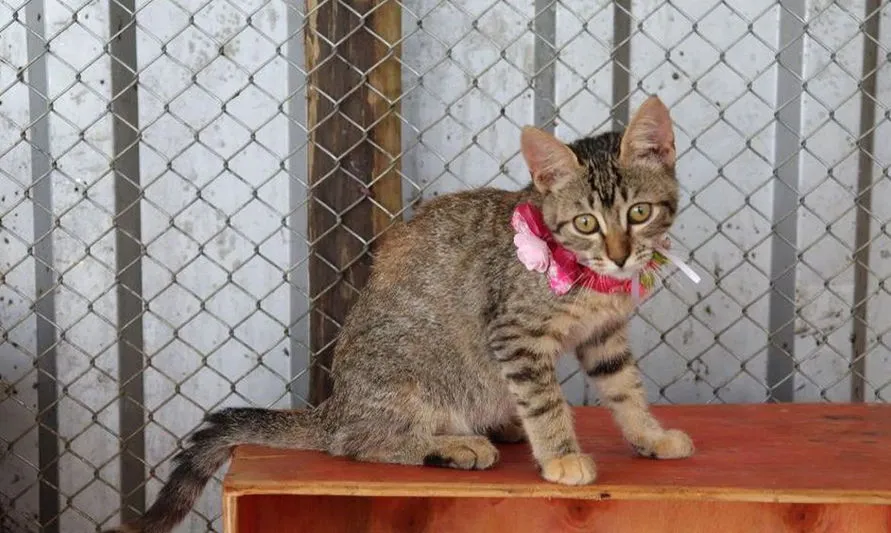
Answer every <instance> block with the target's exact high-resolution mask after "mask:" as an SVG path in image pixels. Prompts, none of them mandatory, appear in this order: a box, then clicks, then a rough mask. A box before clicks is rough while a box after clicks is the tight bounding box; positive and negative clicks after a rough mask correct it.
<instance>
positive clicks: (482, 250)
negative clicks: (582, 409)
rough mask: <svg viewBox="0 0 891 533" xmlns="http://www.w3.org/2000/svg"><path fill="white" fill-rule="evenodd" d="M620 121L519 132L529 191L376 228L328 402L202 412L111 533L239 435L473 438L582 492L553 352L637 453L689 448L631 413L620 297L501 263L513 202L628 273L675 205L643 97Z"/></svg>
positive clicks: (418, 455)
mask: <svg viewBox="0 0 891 533" xmlns="http://www.w3.org/2000/svg"><path fill="white" fill-rule="evenodd" d="M631 124H632V126H631V127H630V128H629V130H628V131H626V132H625V133H624V135H623V134H617V133H611V134H604V135H600V136H596V137H592V138H587V139H581V140H579V141H576V142H575V143H573V144H571V145H565V144H563V143H561V142H560V141H557V140H556V139H555V138H553V137H552V136H550V135H548V134H547V133H544V132H540V131H537V130H532V129H526V130H524V132H523V134H522V136H521V146H522V149H523V153H524V156H525V157H526V160H527V164H528V166H529V169H530V172H531V174H532V175H533V177H534V181H533V184H532V185H531V186H530V187H528V188H527V189H525V190H523V191H518V192H507V191H499V190H493V189H478V190H473V191H467V192H462V193H457V194H452V195H447V196H443V197H440V198H438V199H436V200H434V201H432V202H429V203H428V204H426V205H423V206H422V207H421V208H420V209H419V210H418V211H417V213H416V215H415V217H414V219H413V220H412V221H411V222H409V223H406V224H400V225H397V226H396V227H394V228H393V229H392V230H391V231H389V232H388V234H387V236H386V238H385V240H384V243H383V244H382V245H381V247H380V248H379V249H378V250H377V258H376V263H375V268H374V271H373V273H372V276H371V279H370V280H369V281H368V283H367V285H366V287H365V288H364V289H363V291H362V293H361V294H360V296H359V297H358V299H357V301H356V303H355V305H354V306H353V308H352V309H351V310H350V312H349V314H348V316H347V318H346V320H345V323H344V324H343V328H342V330H341V335H340V337H339V338H338V341H337V344H336V346H335V348H334V363H333V368H332V375H333V378H334V388H333V393H332V395H331V397H330V398H329V399H328V400H327V401H326V402H324V404H323V405H321V406H320V407H318V408H317V409H315V410H311V411H291V412H286V411H270V410H264V409H228V410H224V411H220V412H218V413H214V414H212V415H210V416H209V417H208V419H207V421H206V424H205V426H204V427H203V428H202V429H201V430H199V431H198V432H197V433H195V434H194V435H193V436H192V438H191V441H190V444H189V446H188V447H187V448H186V449H185V450H184V451H183V452H182V453H181V454H180V455H179V456H178V457H177V458H176V461H175V464H176V466H175V468H174V470H173V472H172V473H171V474H170V476H169V479H168V481H167V484H166V485H165V486H164V488H163V489H162V491H161V493H160V495H159V496H158V499H157V501H156V502H155V503H154V505H152V506H151V508H150V509H149V510H148V512H147V513H146V514H145V516H143V517H142V518H141V519H139V520H138V521H136V522H135V523H133V524H127V525H125V526H122V527H121V528H119V529H117V530H115V531H117V532H119V533H124V532H129V533H167V532H169V531H170V530H171V529H172V528H173V527H174V525H175V524H177V523H178V522H180V521H181V520H182V519H183V518H184V517H185V516H186V514H187V513H188V512H189V510H190V509H191V507H192V505H193V504H194V502H195V500H196V498H198V496H199V494H200V492H201V490H202V489H203V487H204V486H205V485H206V483H207V482H208V481H209V480H210V478H211V476H212V475H213V474H214V472H215V471H216V470H217V469H218V468H220V467H221V466H222V465H223V464H224V463H225V462H226V461H227V460H228V459H229V457H230V456H231V453H232V450H233V448H234V447H235V446H238V445H240V444H246V443H255V444H265V445H269V446H275V447H291V448H310V449H318V450H324V451H326V452H328V453H330V454H333V455H339V456H347V457H351V458H354V459H357V460H360V461H376V462H386V463H398V464H406V465H429V466H439V467H449V468H460V469H485V468H489V467H490V466H492V465H493V464H495V462H496V461H497V460H498V450H497V449H496V448H495V447H494V446H493V445H492V443H491V442H490V439H493V440H497V441H499V442H518V441H521V440H527V441H528V443H529V446H530V447H531V449H532V455H533V456H534V458H535V460H536V461H537V462H538V465H539V467H540V469H541V475H542V476H543V477H544V478H545V479H547V480H550V481H553V482H557V483H565V484H583V483H590V482H591V481H593V480H594V478H595V476H596V468H595V464H594V461H593V460H592V459H591V458H590V457H589V456H587V455H585V454H584V453H582V450H581V448H580V447H579V443H578V440H577V438H576V435H575V431H574V429H573V422H572V417H571V412H570V410H569V408H568V406H567V404H566V401H565V399H564V397H563V395H562V392H561V389H560V383H559V381H558V379H557V375H556V372H555V365H556V359H557V357H558V356H559V355H560V354H561V353H566V352H572V351H575V352H576V354H577V355H578V359H579V362H580V364H581V366H582V368H583V370H584V371H585V373H586V374H587V375H588V376H589V377H590V379H591V380H592V381H593V382H594V383H595V384H596V385H597V386H598V387H600V389H601V392H602V393H603V395H604V401H605V403H606V404H607V405H608V407H609V408H610V409H611V410H612V412H613V414H614V415H615V420H616V421H617V423H618V425H619V426H620V428H621V430H622V432H623V434H624V435H625V437H626V438H627V439H628V441H629V442H630V443H631V444H632V445H633V446H634V447H635V448H636V449H638V450H639V451H640V453H642V454H643V455H646V456H649V457H680V456H685V455H689V454H690V453H692V443H691V442H690V440H689V438H687V437H686V436H685V435H684V434H682V433H680V432H677V431H666V430H664V429H662V427H661V426H660V425H659V424H658V422H657V421H656V420H655V419H654V418H653V417H652V415H651V414H650V412H649V410H648V408H647V404H646V396H645V394H644V391H643V386H642V384H641V381H640V377H639V375H638V373H637V370H636V368H635V366H634V363H633V358H632V354H631V352H630V351H629V349H628V342H627V341H628V339H627V321H628V317H629V314H630V312H631V310H632V302H631V298H630V296H629V295H625V294H619V295H605V294H600V293H596V292H592V291H587V290H580V289H578V288H573V289H572V290H570V291H569V292H568V293H567V294H565V295H561V296H557V295H555V294H553V293H552V292H551V290H550V289H549V287H548V283H547V280H546V278H545V276H544V275H542V274H540V273H538V272H530V271H528V270H526V269H525V268H524V267H523V265H522V264H521V263H520V262H519V261H518V260H517V258H516V250H515V248H514V245H513V237H514V235H513V230H512V229H511V227H510V224H509V221H510V218H511V213H512V212H513V210H514V208H515V207H516V206H517V205H518V204H520V203H523V202H531V203H532V204H534V205H536V206H538V207H539V208H540V209H541V210H542V213H543V215H544V219H545V222H546V223H547V224H548V226H549V227H550V228H551V229H552V231H553V233H554V235H555V237H556V238H557V239H558V240H559V241H560V242H562V243H563V244H564V245H565V246H566V247H568V248H569V249H571V250H572V251H573V252H574V253H575V254H576V255H577V256H578V257H579V258H580V259H581V260H582V261H584V262H585V263H586V264H588V265H589V266H590V267H591V268H593V269H595V270H598V271H601V272H604V273H608V274H613V275H630V274H631V273H633V272H635V270H636V269H637V268H639V267H640V266H641V265H643V264H645V263H646V262H647V261H648V260H649V259H650V256H651V254H652V251H653V247H654V245H655V244H656V243H658V242H659V241H660V240H661V239H662V238H663V236H664V235H665V233H666V232H667V231H668V228H669V227H670V224H671V221H672V220H673V217H674V213H675V211H676V205H677V195H678V193H677V183H676V181H675V176H674V161H673V159H669V156H672V157H673V155H672V154H673V137H672V136H671V135H670V131H671V127H670V121H669V119H668V114H667V110H666V109H665V108H664V106H663V105H662V104H661V103H660V102H659V101H658V100H649V101H648V102H647V103H645V104H644V105H643V106H642V107H641V109H640V110H639V111H638V113H637V115H636V117H635V119H634V120H633V121H632V123H631ZM666 131H667V132H668V135H666V133H665V132H666ZM669 144H670V146H669ZM620 147H621V148H620ZM626 149H627V151H626ZM636 202H648V203H650V204H652V205H653V206H654V208H653V213H654V214H653V216H652V219H651V220H649V221H648V223H647V224H645V225H640V226H635V227H630V226H629V224H628V222H627V219H628V216H627V213H628V211H629V208H630V206H632V205H634V204H635V203H636ZM579 214H586V215H589V216H594V217H596V218H597V220H598V221H599V224H600V225H601V230H600V231H599V232H595V233H591V234H586V235H583V234H581V233H579V232H578V231H575V230H574V229H573V228H574V226H573V222H572V221H573V220H574V218H575V217H576V216H578V215H579ZM604 235H607V236H611V237H610V238H611V239H613V240H614V241H615V242H619V241H621V247H620V248H621V254H620V255H621V256H622V257H621V258H620V259H621V261H620V262H621V263H622V265H618V264H616V262H615V261H614V258H613V259H611V255H612V256H615V255H616V254H615V253H613V252H615V247H614V246H613V245H609V246H608V245H606V243H605V241H604V239H603V237H604ZM611 246H613V247H612V248H610V247H611ZM610 250H612V252H611V251H610ZM626 252H627V257H626Z"/></svg>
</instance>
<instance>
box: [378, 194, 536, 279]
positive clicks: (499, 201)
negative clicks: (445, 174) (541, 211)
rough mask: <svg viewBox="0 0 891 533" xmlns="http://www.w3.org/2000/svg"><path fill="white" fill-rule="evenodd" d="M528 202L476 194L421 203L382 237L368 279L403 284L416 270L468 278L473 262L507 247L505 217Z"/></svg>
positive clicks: (508, 196) (510, 196)
mask: <svg viewBox="0 0 891 533" xmlns="http://www.w3.org/2000/svg"><path fill="white" fill-rule="evenodd" d="M528 196H529V193H528V192H527V191H517V192H514V191H505V190H500V189H494V188H481V189H474V190H470V191H463V192H458V193H452V194H447V195H443V196H439V197H437V198H434V199H432V200H429V201H427V202H424V203H423V204H421V205H420V206H419V207H418V209H417V210H416V211H415V215H414V217H413V218H412V219H411V220H410V221H408V222H406V223H403V224H400V225H398V226H397V227H395V228H393V230H392V231H390V232H388V233H387V235H386V236H385V239H384V240H383V242H382V243H381V246H380V248H379V249H378V251H377V253H376V257H375V263H374V267H373V268H374V276H373V278H375V281H380V282H386V281H387V278H394V280H395V279H397V278H398V279H400V280H403V281H404V280H405V278H406V276H408V275H409V274H412V273H416V272H406V271H405V269H407V268H417V267H419V266H421V265H423V271H424V272H426V273H429V274H431V275H433V276H439V277H442V276H448V275H450V274H458V273H460V272H464V273H465V274H468V273H471V272H473V271H474V270H475V267H476V266H477V265H475V264H474V263H475V260H477V259H478V260H485V259H486V256H489V255H490V254H491V253H493V252H499V251H502V250H503V249H504V248H505V246H506V245H507V246H508V247H509V246H510V243H511V242H512V240H511V239H512V235H513V231H512V229H511V227H510V217H511V213H512V212H513V209H514V208H515V207H516V206H517V204H519V203H521V202H523V201H525V200H526V199H527V197H528ZM456 269H460V272H456V271H455V270H456ZM421 274H423V272H422V273H421ZM416 277H420V278H427V277H428V276H427V275H421V276H416ZM420 281H423V279H422V280H420Z"/></svg>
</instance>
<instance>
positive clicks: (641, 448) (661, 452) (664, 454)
mask: <svg viewBox="0 0 891 533" xmlns="http://www.w3.org/2000/svg"><path fill="white" fill-rule="evenodd" d="M634 449H635V450H637V453H639V454H640V455H642V456H644V457H649V458H650V459H682V458H684V457H690V456H691V455H693V452H694V450H695V447H694V446H693V439H691V438H690V436H689V435H687V434H686V433H684V432H683V431H680V430H678V429H669V430H667V431H664V432H663V433H662V434H661V435H659V437H658V438H655V439H653V441H652V442H650V443H647V444H646V445H636V446H635V447H634Z"/></svg>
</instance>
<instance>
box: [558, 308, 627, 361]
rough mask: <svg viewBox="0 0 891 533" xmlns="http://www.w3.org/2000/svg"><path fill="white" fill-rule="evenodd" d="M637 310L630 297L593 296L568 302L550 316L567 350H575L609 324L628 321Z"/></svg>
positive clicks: (564, 349) (564, 348)
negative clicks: (634, 310)
mask: <svg viewBox="0 0 891 533" xmlns="http://www.w3.org/2000/svg"><path fill="white" fill-rule="evenodd" d="M633 309H634V307H633V304H632V303H631V302H630V301H629V299H628V298H623V297H608V296H606V297H593V298H586V299H577V300H574V301H572V302H569V303H567V304H566V305H563V306H561V307H560V308H559V310H558V311H557V312H556V313H555V314H554V315H553V316H552V317H551V319H550V321H549V328H548V329H550V330H551V331H554V332H555V333H557V334H558V336H559V337H560V340H561V344H562V346H563V351H564V352H569V351H572V350H574V349H575V348H576V347H578V346H579V345H580V344H582V343H584V342H585V341H587V340H588V339H590V338H591V337H593V336H594V335H596V334H598V333H599V332H600V331H601V330H602V329H603V328H604V326H605V325H606V324H615V323H616V322H623V321H627V320H628V319H629V318H630V316H631V312H632V310H633Z"/></svg>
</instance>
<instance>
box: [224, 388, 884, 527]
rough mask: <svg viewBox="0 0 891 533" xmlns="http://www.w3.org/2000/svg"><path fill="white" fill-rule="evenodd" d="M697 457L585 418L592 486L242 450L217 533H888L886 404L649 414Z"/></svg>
mask: <svg viewBox="0 0 891 533" xmlns="http://www.w3.org/2000/svg"><path fill="white" fill-rule="evenodd" d="M655 410H656V412H657V416H658V417H659V418H660V419H661V420H662V421H664V423H665V424H666V425H667V426H670V427H677V428H681V429H684V430H685V431H687V432H688V433H690V435H691V436H692V437H693V440H694V441H695V442H696V446H697V454H696V455H695V456H694V457H693V458H690V459H684V460H678V461H654V460H650V459H644V458H639V457H636V456H635V455H634V454H633V453H632V452H631V450H630V448H629V447H628V446H627V445H626V444H625V443H624V442H623V441H622V439H621V437H620V436H619V433H618V431H617V430H616V429H615V427H614V425H613V423H612V421H611V420H610V418H609V413H607V412H606V411H605V410H603V409H599V408H592V407H589V408H578V409H577V410H576V427H577V429H578V432H579V436H580V440H581V444H582V448H583V449H584V450H585V451H586V452H588V453H591V454H593V455H594V457H595V459H596V460H597V464H598V472H599V473H598V480H597V483H596V484H595V485H591V486H586V487H565V486H559V485H554V484H550V483H547V482H545V481H542V480H541V479H540V478H539V477H538V473H537V468H536V466H535V464H534V463H533V461H532V459H531V457H530V453H529V449H528V447H527V446H526V445H524V444H519V445H506V446H502V447H501V452H502V453H501V461H500V462H499V464H498V465H497V466H496V467H495V468H493V469H491V470H487V471H473V472H464V471H455V470H448V469H437V468H423V467H407V466H395V465H378V464H367V463H358V462H354V461H350V460H347V459H343V458H333V457H329V456H327V455H325V454H322V453H318V452H303V451H283V450H272V449H266V448H259V447H242V448H239V449H238V450H237V451H236V454H235V458H234V460H233V461H232V464H231V466H230V469H229V472H228V474H227V475H226V478H225V481H224V496H223V500H224V502H223V505H224V523H225V531H226V533H298V532H300V533H304V532H306V533H334V532H345V533H347V532H348V533H354V532H355V533H360V532H368V533H371V532H374V533H378V532H379V533H385V532H386V533H390V532H392V533H409V532H418V533H420V532H424V533H453V532H454V533H460V532H464V531H467V532H472V533H489V532H495V531H498V532H504V533H533V532H536V533H538V532H541V533H550V532H555V533H556V532H582V531H584V532H592V533H651V532H652V533H661V532H678V533H700V532H702V533H705V532H716V533H737V532H738V533H792V532H795V533H810V532H814V533H878V532H883V533H891V405H828V404H819V405H802V404H798V405H788V404H782V405H778V404H773V405H711V406H682V407H680V406H677V407H674V406H673V407H657V408H656V409H655Z"/></svg>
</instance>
